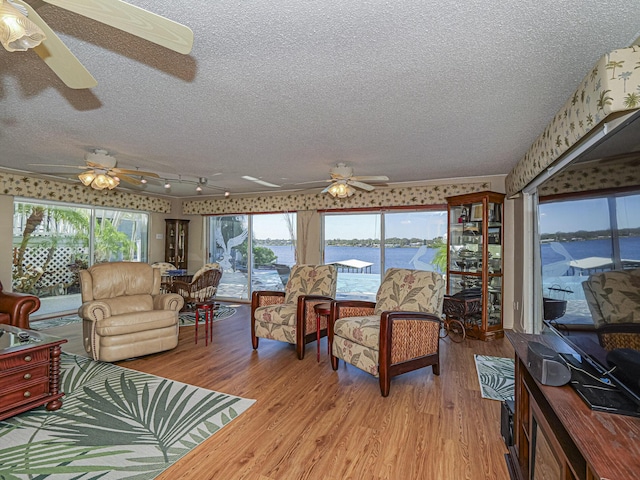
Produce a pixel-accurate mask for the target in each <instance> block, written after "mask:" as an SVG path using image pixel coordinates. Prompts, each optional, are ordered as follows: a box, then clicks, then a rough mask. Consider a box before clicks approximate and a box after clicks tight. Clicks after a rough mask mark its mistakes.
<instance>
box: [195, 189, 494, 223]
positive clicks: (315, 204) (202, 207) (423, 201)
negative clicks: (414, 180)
mask: <svg viewBox="0 0 640 480" xmlns="http://www.w3.org/2000/svg"><path fill="white" fill-rule="evenodd" d="M490 189H491V183H490V182H478V183H463V184H443V185H428V186H419V187H404V188H398V187H388V188H385V187H377V188H376V189H375V190H373V191H371V192H364V191H358V192H356V193H355V194H354V195H353V196H351V197H348V198H343V199H341V198H334V197H332V196H331V195H328V194H326V193H317V194H290V195H265V196H258V197H245V198H233V197H231V198H225V199H207V200H205V199H203V200H187V201H185V202H183V204H182V212H183V213H184V214H186V215H197V214H202V215H206V214H229V213H258V212H259V213H266V212H292V211H299V210H333V209H351V208H371V207H400V206H417V205H441V204H444V203H446V198H447V197H450V196H453V195H461V194H465V193H473V192H481V191H484V190H490Z"/></svg>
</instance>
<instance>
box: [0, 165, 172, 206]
mask: <svg viewBox="0 0 640 480" xmlns="http://www.w3.org/2000/svg"><path fill="white" fill-rule="evenodd" d="M0 194H3V195H13V196H16V197H28V198H39V199H42V200H53V201H56V202H68V203H79V204H83V205H95V206H101V207H110V208H126V209H133V210H143V211H146V212H155V213H171V202H169V201H168V200H165V199H163V198H158V197H148V196H146V195H137V194H135V193H128V192H123V191H120V190H100V191H98V190H94V189H93V188H88V187H85V186H84V185H81V184H80V183H73V184H72V183H64V182H56V181H54V180H44V179H41V178H34V177H28V176H24V175H15V174H9V173H4V172H0Z"/></svg>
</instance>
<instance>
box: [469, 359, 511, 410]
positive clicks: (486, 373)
mask: <svg viewBox="0 0 640 480" xmlns="http://www.w3.org/2000/svg"><path fill="white" fill-rule="evenodd" d="M474 359H475V362H476V372H477V373H478V382H479V383H480V392H481V394H482V398H488V399H491V400H500V401H505V400H513V399H514V396H515V387H514V384H515V367H514V361H513V359H512V358H502V357H490V356H487V355H474Z"/></svg>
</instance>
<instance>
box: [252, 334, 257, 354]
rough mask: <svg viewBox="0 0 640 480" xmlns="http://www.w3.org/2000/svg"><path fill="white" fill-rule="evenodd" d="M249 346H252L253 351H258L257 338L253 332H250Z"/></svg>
mask: <svg viewBox="0 0 640 480" xmlns="http://www.w3.org/2000/svg"><path fill="white" fill-rule="evenodd" d="M251 344H252V345H253V349H254V350H257V349H258V337H256V332H255V330H252V331H251Z"/></svg>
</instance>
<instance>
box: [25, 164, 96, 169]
mask: <svg viewBox="0 0 640 480" xmlns="http://www.w3.org/2000/svg"><path fill="white" fill-rule="evenodd" d="M29 166H30V167H56V168H79V169H80V170H85V169H87V168H89V167H86V166H84V167H81V166H79V165H60V164H57V165H56V164H53V163H30V164H29Z"/></svg>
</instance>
